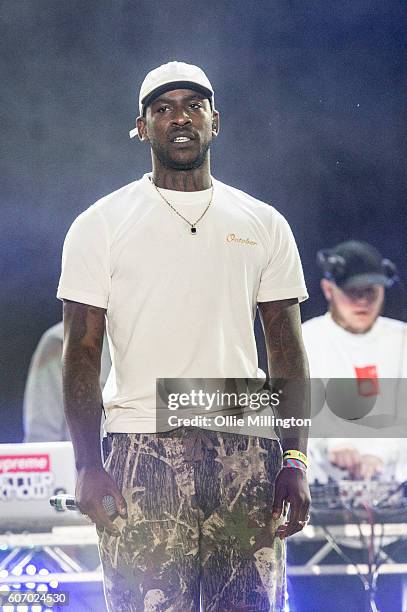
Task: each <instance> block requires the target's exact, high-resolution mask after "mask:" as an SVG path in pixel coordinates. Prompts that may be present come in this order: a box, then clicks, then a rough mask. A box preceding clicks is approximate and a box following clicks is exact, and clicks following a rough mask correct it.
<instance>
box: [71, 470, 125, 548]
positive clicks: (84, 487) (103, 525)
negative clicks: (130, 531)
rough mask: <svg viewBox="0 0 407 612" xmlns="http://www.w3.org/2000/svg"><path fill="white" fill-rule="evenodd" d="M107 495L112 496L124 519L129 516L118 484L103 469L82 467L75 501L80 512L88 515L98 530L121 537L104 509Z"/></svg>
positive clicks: (79, 472)
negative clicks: (103, 501)
mask: <svg viewBox="0 0 407 612" xmlns="http://www.w3.org/2000/svg"><path fill="white" fill-rule="evenodd" d="M105 495H111V496H112V497H113V498H114V500H115V502H116V507H117V510H118V512H119V514H120V516H122V517H123V518H126V516H127V504H126V500H125V499H124V497H123V495H122V494H121V493H120V491H119V489H118V486H117V484H116V483H115V481H114V480H113V479H112V478H111V477H110V476H109V474H108V473H107V472H106V470H104V469H103V467H93V466H92V467H82V468H80V469H79V470H78V478H77V481H76V491H75V499H76V503H77V505H78V508H79V510H80V511H81V512H82V513H83V514H87V515H88V516H89V518H90V519H91V521H93V522H94V523H95V524H96V527H97V528H98V529H100V530H101V529H106V531H107V532H108V533H110V534H111V535H115V536H119V535H120V531H119V530H118V529H117V527H116V526H115V525H114V524H113V522H112V521H111V520H110V518H109V516H108V514H107V512H106V510H105V509H104V507H103V503H102V500H103V498H104V497H105Z"/></svg>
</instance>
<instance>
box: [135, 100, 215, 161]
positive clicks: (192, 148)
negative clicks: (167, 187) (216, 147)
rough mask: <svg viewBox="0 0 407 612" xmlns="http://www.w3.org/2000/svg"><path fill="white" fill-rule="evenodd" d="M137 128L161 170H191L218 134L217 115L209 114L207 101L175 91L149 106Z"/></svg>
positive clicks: (209, 108)
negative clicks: (149, 146) (159, 164)
mask: <svg viewBox="0 0 407 612" xmlns="http://www.w3.org/2000/svg"><path fill="white" fill-rule="evenodd" d="M137 125H138V128H139V133H140V134H141V136H142V139H143V140H148V141H149V142H150V145H151V148H152V151H153V155H154V156H155V157H156V158H157V160H158V161H159V162H161V164H162V165H163V166H164V167H166V168H169V169H172V170H192V169H194V168H199V167H200V166H201V165H202V164H203V162H204V161H205V158H206V155H207V152H208V149H209V147H210V145H211V142H212V138H213V137H214V136H216V134H217V131H218V113H217V112H216V111H214V112H213V113H212V109H211V105H210V102H209V100H208V99H206V98H204V97H203V96H202V95H201V94H199V93H197V92H196V91H193V90H192V89H175V90H173V91H168V92H166V93H164V94H162V95H161V96H160V97H159V98H157V99H156V100H154V101H153V102H152V103H151V104H149V106H148V107H147V110H146V114H145V117H144V118H143V117H139V118H138V119H137Z"/></svg>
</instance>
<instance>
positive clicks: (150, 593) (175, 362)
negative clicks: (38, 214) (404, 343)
mask: <svg viewBox="0 0 407 612" xmlns="http://www.w3.org/2000/svg"><path fill="white" fill-rule="evenodd" d="M218 131H219V113H218V112H217V111H216V110H215V105H214V93H213V88H212V85H211V83H210V82H209V80H208V78H207V77H206V75H205V74H204V72H203V71H202V70H201V69H200V68H198V67H196V66H192V65H189V64H185V63H182V62H170V63H168V64H165V65H163V66H160V67H159V68H157V69H155V70H153V71H152V72H150V73H149V74H148V75H147V76H146V78H145V80H144V82H143V84H142V86H141V90H140V116H139V117H138V118H137V129H136V132H135V131H134V130H132V132H131V135H135V133H136V134H137V135H138V137H139V139H140V140H141V141H142V142H144V143H147V144H149V145H150V147H151V155H152V172H151V173H147V174H145V175H144V176H143V177H142V178H141V179H140V180H136V181H134V182H133V183H131V184H129V185H127V186H125V187H123V188H121V189H119V190H118V191H116V192H114V193H112V194H110V195H108V196H106V197H104V198H102V199H101V200H99V201H98V202H96V203H95V204H94V205H93V206H91V207H90V208H88V209H87V210H86V211H85V212H84V213H82V214H81V215H80V216H79V217H78V218H77V219H76V220H75V222H74V223H73V225H72V227H71V228H70V230H69V232H68V235H67V237H66V240H65V244H64V251H63V259H62V274H61V279H60V284H59V289H58V297H59V298H61V299H63V300H64V321H65V341H64V357H63V360H64V392H65V411H66V416H67V420H68V423H69V427H70V432H71V436H72V441H73V445H74V449H75V456H76V463H77V469H78V481H77V490H76V498H77V501H78V504H79V506H80V508H81V510H82V511H83V512H85V513H86V514H88V515H89V516H90V518H91V519H92V520H93V521H94V522H95V523H96V525H97V528H98V533H99V537H100V553H101V558H102V563H103V570H104V580H105V593H106V600H107V605H108V608H109V610H114V611H115V612H125V611H126V612H127V611H130V610H131V611H136V610H137V612H138V611H141V610H158V609H160V610H168V611H170V610H172V611H174V612H175V611H179V612H181V611H182V612H188V611H191V612H192V611H193V610H198V609H199V606H200V601H201V605H202V609H204V610H208V611H209V610H213V611H214V610H219V611H220V610H224V611H225V610H234V611H238V610H241V611H243V610H245V611H246V612H250V611H256V612H260V611H262V610H276V611H277V610H283V609H284V599H285V548H284V539H285V537H288V536H289V535H291V534H293V533H295V532H296V531H299V530H300V529H302V527H303V526H304V525H305V523H306V521H307V520H308V508H309V503H310V499H309V489H308V485H307V480H306V463H307V458H306V432H305V433H304V432H303V431H302V430H301V432H300V433H298V432H299V430H298V429H293V430H290V431H291V435H288V434H286V435H285V436H284V437H283V438H282V440H281V444H282V446H283V450H284V457H282V450H281V445H280V442H279V440H278V439H277V435H276V434H275V432H274V430H273V428H272V427H264V428H263V430H261V431H260V429H259V431H258V432H257V433H258V435H249V434H246V433H244V432H243V431H242V429H239V433H236V431H232V432H231V431H230V430H228V431H221V430H222V428H221V427H220V428H219V427H218V428H217V429H216V427H210V426H209V427H208V428H207V429H205V430H204V429H202V428H201V429H200V428H198V427H195V426H187V425H180V426H179V427H176V428H175V429H174V427H172V428H171V426H169V425H168V426H167V428H163V427H162V426H160V425H159V423H158V420H157V414H156V408H157V400H156V380H157V379H191V378H194V379H195V380H198V379H199V380H202V379H208V378H216V379H221V378H228V379H231V378H233V379H238V378H239V379H240V378H244V379H248V378H256V377H258V376H259V377H262V376H263V377H264V374H263V373H261V372H259V371H258V364H257V350H256V344H255V337H254V332H253V324H254V317H255V314H256V307H257V304H258V305H259V309H260V313H261V316H262V321H263V326H264V330H265V335H266V340H267V344H268V349H269V365H270V370H271V372H272V374H273V376H275V377H277V378H279V379H281V384H282V385H283V386H284V380H283V379H289V378H296V379H306V378H307V376H308V374H307V360H306V356H305V352H304V349H303V344H302V339H301V325H300V315H299V301H301V300H302V299H305V297H307V291H306V287H305V283H304V278H303V273H302V268H301V262H300V258H299V255H298V250H297V247H296V244H295V241H294V238H293V235H292V233H291V230H290V228H289V226H288V223H287V222H286V221H285V219H284V218H283V217H282V216H281V215H280V214H279V213H278V212H277V211H276V210H275V209H274V208H273V207H272V206H269V205H267V204H264V203H262V202H259V201H258V200H255V199H254V198H252V197H250V196H248V195H247V194H245V193H243V192H241V191H238V190H237V189H234V188H232V187H229V186H227V185H225V184H223V183H221V182H220V181H218V180H215V179H214V178H213V176H211V172H210V154H209V148H210V146H211V143H212V141H213V139H214V138H215V137H216V136H217V134H218ZM105 320H106V321H107V333H108V339H109V345H110V352H111V356H112V370H111V373H110V375H109V378H108V381H107V383H106V387H105V389H104V391H103V399H102V397H101V395H100V390H99V386H98V383H97V379H98V373H99V364H100V351H101V343H102V337H103V331H104V327H105ZM198 377H199V378H198ZM285 398H286V400H288V401H282V403H281V406H280V407H279V409H280V410H281V411H282V414H284V416H289V417H293V418H294V417H303V416H306V410H307V403H306V401H305V400H304V398H303V397H302V396H301V397H300V398H298V397H297V398H296V399H295V401H294V399H293V395H292V394H291V395H290V389H289V388H287V390H286V392H285ZM102 403H103V405H104V408H105V411H106V416H107V420H106V425H105V429H106V431H107V432H108V434H109V438H110V440H111V450H110V453H109V456H108V458H107V460H106V461H105V463H104V464H103V463H102V460H101V457H100V450H99V435H98V434H99V422H100V412H101V405H102ZM293 431H294V433H292V432H293ZM106 495H111V496H112V497H113V498H114V500H115V503H116V506H117V509H118V512H119V514H120V515H121V517H120V516H119V517H117V518H116V519H114V522H113V521H111V520H110V518H109V516H108V514H107V512H106V510H105V508H104V505H103V503H102V499H103V498H104V496H106ZM287 502H288V503H290V504H291V505H290V514H289V516H288V517H286V516H285V514H284V508H285V507H286V503H287ZM286 519H287V520H286Z"/></svg>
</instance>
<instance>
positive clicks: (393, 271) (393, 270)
mask: <svg viewBox="0 0 407 612" xmlns="http://www.w3.org/2000/svg"><path fill="white" fill-rule="evenodd" d="M317 264H318V266H319V267H320V268H322V271H323V273H324V277H325V278H327V279H328V280H332V281H334V282H335V283H336V282H338V281H339V282H340V281H341V280H342V279H343V278H344V277H345V276H346V267H347V262H346V259H345V258H344V257H342V255H336V254H334V253H331V252H330V251H329V250H328V249H322V250H320V251H318V253H317ZM381 272H382V274H384V276H385V277H386V279H387V281H386V288H389V287H392V286H393V285H394V283H396V282H397V281H398V280H399V276H398V272H397V267H396V264H394V263H393V262H392V261H390V259H387V258H384V259H382V261H381Z"/></svg>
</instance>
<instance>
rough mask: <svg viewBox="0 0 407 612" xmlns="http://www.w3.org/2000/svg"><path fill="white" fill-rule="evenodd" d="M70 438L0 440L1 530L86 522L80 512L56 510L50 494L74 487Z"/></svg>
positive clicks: (73, 464) (70, 490) (45, 529)
mask: <svg viewBox="0 0 407 612" xmlns="http://www.w3.org/2000/svg"><path fill="white" fill-rule="evenodd" d="M75 479H76V470H75V460H74V453H73V448H72V444H71V442H38V443H28V444H0V517H1V519H0V532H6V531H37V532H39V531H50V530H51V529H52V528H53V527H55V526H63V525H87V524H88V521H87V519H86V518H85V517H84V516H83V515H82V514H80V513H79V512H58V511H57V510H56V509H55V508H51V506H50V504H49V498H50V497H51V496H53V495H60V494H66V493H68V492H72V491H74V490H75Z"/></svg>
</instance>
